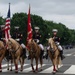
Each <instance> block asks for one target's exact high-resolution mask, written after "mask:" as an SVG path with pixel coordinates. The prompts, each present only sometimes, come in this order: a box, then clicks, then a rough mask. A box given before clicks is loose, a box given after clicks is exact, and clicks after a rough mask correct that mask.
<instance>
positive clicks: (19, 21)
mask: <svg viewBox="0 0 75 75" xmlns="http://www.w3.org/2000/svg"><path fill="white" fill-rule="evenodd" d="M27 18H28V16H27V14H26V13H15V14H13V17H12V18H11V34H13V32H14V26H19V27H20V31H21V32H22V33H23V35H24V38H23V40H24V41H25V42H26V38H27ZM4 22H5V21H4V19H3V18H2V17H0V25H1V24H4ZM31 25H32V28H33V31H34V27H35V26H39V28H40V32H41V34H42V38H41V42H42V43H43V44H46V43H47V40H46V39H48V38H50V37H51V36H52V29H54V28H55V29H58V31H59V32H58V36H59V37H60V38H61V44H74V43H75V40H74V39H75V30H71V29H68V28H67V27H66V26H65V25H64V24H62V23H55V22H53V21H47V20H43V18H42V17H40V16H38V15H35V14H34V15H32V14H31ZM49 34H50V35H49Z"/></svg>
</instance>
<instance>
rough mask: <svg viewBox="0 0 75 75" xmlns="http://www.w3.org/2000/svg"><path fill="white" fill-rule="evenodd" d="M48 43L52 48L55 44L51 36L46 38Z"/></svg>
mask: <svg viewBox="0 0 75 75" xmlns="http://www.w3.org/2000/svg"><path fill="white" fill-rule="evenodd" d="M48 43H49V46H50V48H51V49H53V48H54V45H55V43H54V40H53V38H50V39H49V40H48Z"/></svg>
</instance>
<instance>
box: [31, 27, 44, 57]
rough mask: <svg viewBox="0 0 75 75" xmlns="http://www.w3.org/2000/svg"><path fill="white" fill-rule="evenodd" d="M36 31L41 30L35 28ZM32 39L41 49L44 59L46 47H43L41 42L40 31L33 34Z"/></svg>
mask: <svg viewBox="0 0 75 75" xmlns="http://www.w3.org/2000/svg"><path fill="white" fill-rule="evenodd" d="M35 30H39V28H38V27H35ZM32 38H33V39H34V41H35V42H36V43H37V44H38V45H39V46H40V48H41V57H42V56H43V53H44V47H43V45H42V44H41V42H40V38H41V34H40V33H39V31H38V32H36V31H35V32H34V33H33V37H32Z"/></svg>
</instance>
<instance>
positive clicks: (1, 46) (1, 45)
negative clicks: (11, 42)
mask: <svg viewBox="0 0 75 75" xmlns="http://www.w3.org/2000/svg"><path fill="white" fill-rule="evenodd" d="M5 53H6V48H5V46H4V43H3V42H2V41H0V72H2V66H1V64H2V60H3V59H4V57H5Z"/></svg>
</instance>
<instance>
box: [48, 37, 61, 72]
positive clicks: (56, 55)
mask: <svg viewBox="0 0 75 75" xmlns="http://www.w3.org/2000/svg"><path fill="white" fill-rule="evenodd" d="M48 44H49V46H50V49H49V50H48V55H49V57H50V59H51V61H52V64H53V73H56V72H57V71H58V65H59V64H61V59H60V52H59V50H58V47H57V46H56V44H55V42H54V40H53V38H50V39H49V40H48ZM51 49H52V50H53V52H51V51H52V50H51Z"/></svg>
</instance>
